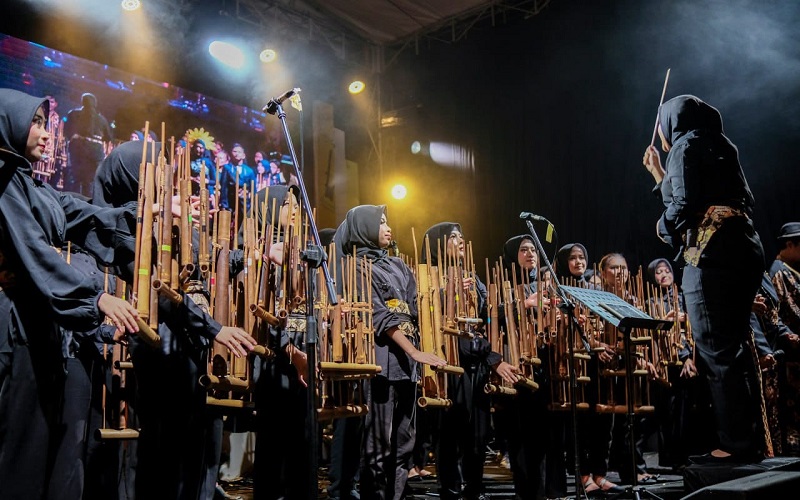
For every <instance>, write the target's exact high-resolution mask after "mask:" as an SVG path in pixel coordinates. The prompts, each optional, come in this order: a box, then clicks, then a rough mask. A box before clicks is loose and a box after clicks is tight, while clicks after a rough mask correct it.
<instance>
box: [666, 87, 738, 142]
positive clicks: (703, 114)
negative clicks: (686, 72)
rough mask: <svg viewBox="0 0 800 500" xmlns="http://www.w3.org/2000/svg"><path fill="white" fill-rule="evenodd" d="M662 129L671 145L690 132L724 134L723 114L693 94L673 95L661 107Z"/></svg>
mask: <svg viewBox="0 0 800 500" xmlns="http://www.w3.org/2000/svg"><path fill="white" fill-rule="evenodd" d="M659 120H660V123H661V131H662V132H663V133H664V137H666V138H667V141H668V142H669V143H670V144H671V145H673V146H674V145H675V143H676V142H677V141H678V139H680V138H681V137H683V136H685V135H687V134H688V133H689V132H692V131H695V132H700V133H711V134H718V135H723V131H722V115H720V113H719V111H717V109H716V108H714V107H713V106H711V105H709V104H707V103H705V102H703V101H701V100H700V99H698V98H697V97H695V96H693V95H680V96H678V97H673V98H672V99H670V100H669V101H667V102H665V103H664V104H662V105H661V108H659Z"/></svg>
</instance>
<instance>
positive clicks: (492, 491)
mask: <svg viewBox="0 0 800 500" xmlns="http://www.w3.org/2000/svg"><path fill="white" fill-rule="evenodd" d="M645 461H646V462H647V464H648V471H649V472H650V473H651V474H658V475H659V481H658V483H656V484H648V485H645V486H641V487H640V488H645V489H646V490H647V491H649V492H651V493H654V494H655V495H657V496H658V497H660V498H662V499H664V500H676V499H679V498H681V497H683V496H684V491H683V477H682V476H680V475H676V474H675V473H674V472H673V471H672V470H669V469H663V468H659V467H658V456H657V454H656V453H645ZM426 470H428V471H429V472H431V473H433V474H436V466H435V465H432V466H430V467H428V468H427V469H426ZM321 476H322V477H323V479H321V480H320V496H319V498H321V499H324V498H328V496H327V494H326V493H325V487H326V486H327V482H326V480H325V479H324V470H323V471H321ZM608 480H609V481H612V482H615V483H618V484H619V474H617V473H616V472H609V474H608ZM222 484H223V487H224V488H225V490H226V491H227V492H228V494H230V495H234V496H240V497H241V498H242V500H251V499H252V498H253V489H252V484H251V481H248V480H243V481H239V482H233V483H222ZM484 484H485V485H486V493H487V494H488V495H489V496H490V497H491V498H493V499H494V498H514V484H513V482H512V480H511V471H510V470H508V469H507V468H505V467H503V466H501V465H500V463H499V461H498V460H497V459H496V457H494V456H492V455H491V454H487V460H486V468H485V470H484ZM409 486H410V488H411V491H412V493H413V498H421V499H434V498H439V495H438V487H439V485H438V483H437V481H436V479H423V480H416V481H409ZM567 487H568V492H567V493H568V496H567V497H566V498H575V481H574V478H573V477H572V476H569V477H568V478H567ZM409 498H412V497H409ZM593 498H602V497H593ZM618 498H633V495H627V496H626V495H621V496H620V497H618ZM643 498H648V497H647V496H644V495H643Z"/></svg>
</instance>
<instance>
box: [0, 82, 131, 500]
mask: <svg viewBox="0 0 800 500" xmlns="http://www.w3.org/2000/svg"><path fill="white" fill-rule="evenodd" d="M48 108H49V102H48V100H47V99H45V98H36V97H33V96H30V95H27V94H24V93H22V92H18V91H15V90H10V89H0V287H1V288H0V498H43V497H44V496H45V495H46V494H47V490H48V488H50V489H51V490H52V491H53V492H54V494H57V492H58V491H59V488H60V486H59V485H58V484H55V483H52V484H50V473H51V472H52V466H53V459H54V457H55V453H56V452H57V450H58V447H59V446H60V437H59V434H58V433H59V432H60V430H61V429H60V422H59V419H60V405H61V400H62V398H63V397H64V392H63V391H64V378H65V372H64V359H63V358H62V349H61V347H62V346H61V334H60V331H59V327H58V325H59V324H60V325H62V326H64V327H65V328H69V329H72V330H77V331H89V330H91V329H94V328H96V327H97V326H99V325H100V323H101V322H102V321H103V318H104V316H107V317H109V318H110V319H111V320H112V321H113V322H114V323H115V324H116V325H117V326H119V327H121V328H125V329H127V330H129V331H132V332H135V331H137V330H138V328H137V327H136V319H137V317H138V314H137V313H136V310H135V309H134V308H133V306H131V305H130V304H128V303H127V302H125V301H123V300H120V299H117V298H116V297H113V296H111V295H108V294H106V293H104V292H103V291H102V290H98V289H97V288H96V287H95V285H94V281H93V280H92V279H91V278H89V277H87V276H85V275H83V274H82V273H80V272H78V271H77V270H75V269H74V268H72V267H70V266H69V265H68V264H67V263H66V261H65V260H64V259H62V258H61V256H60V255H59V254H58V250H60V249H61V248H62V246H63V245H65V244H66V242H67V241H71V242H73V243H74V244H76V245H79V246H81V247H82V248H84V249H85V250H86V251H88V252H91V253H92V255H93V256H94V257H95V258H97V259H98V260H100V261H101V262H103V263H105V264H109V265H111V264H114V263H116V262H117V259H118V258H119V256H118V255H117V251H118V250H119V249H120V248H123V247H126V246H132V231H131V223H132V221H133V220H134V218H133V216H134V213H133V208H132V207H127V208H123V209H118V210H103V209H99V208H97V207H93V206H91V205H89V204H87V203H86V202H84V201H81V200H78V199H76V198H74V197H72V196H69V195H67V194H64V193H58V192H56V191H54V190H53V188H52V187H50V186H49V185H47V184H43V183H41V182H40V181H37V180H34V179H33V178H32V177H31V173H32V167H31V162H34V161H38V160H40V159H41V157H42V153H43V152H44V150H45V145H46V142H47V140H48V138H49V135H48V134H47V131H46V125H47V118H46V117H47V116H48Z"/></svg>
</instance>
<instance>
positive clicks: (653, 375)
mask: <svg viewBox="0 0 800 500" xmlns="http://www.w3.org/2000/svg"><path fill="white" fill-rule="evenodd" d="M644 368H645V369H646V370H647V377H648V378H649V379H650V380H658V379H660V378H661V377H660V376H659V375H658V370H656V365H654V364H653V363H651V362H650V361H646V362H644Z"/></svg>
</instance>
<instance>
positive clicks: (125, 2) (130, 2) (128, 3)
mask: <svg viewBox="0 0 800 500" xmlns="http://www.w3.org/2000/svg"><path fill="white" fill-rule="evenodd" d="M120 5H121V6H122V9H123V10H127V11H131V10H136V9H138V8H139V7H141V6H142V2H140V1H139V0H122V2H121V3H120Z"/></svg>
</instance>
